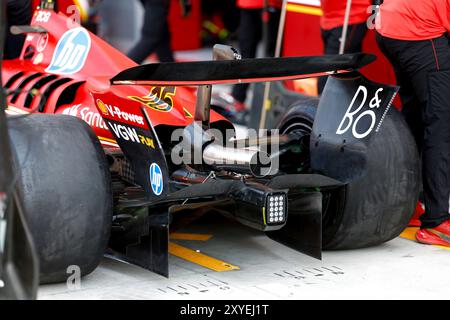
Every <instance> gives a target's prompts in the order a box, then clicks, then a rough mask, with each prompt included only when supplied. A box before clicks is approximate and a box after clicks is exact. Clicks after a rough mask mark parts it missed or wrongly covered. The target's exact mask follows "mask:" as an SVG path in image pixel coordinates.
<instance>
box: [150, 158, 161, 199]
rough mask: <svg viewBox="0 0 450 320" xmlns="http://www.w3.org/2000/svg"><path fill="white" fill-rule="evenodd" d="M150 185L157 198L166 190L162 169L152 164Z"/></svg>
mask: <svg viewBox="0 0 450 320" xmlns="http://www.w3.org/2000/svg"><path fill="white" fill-rule="evenodd" d="M150 183H151V186H152V190H153V193H154V194H155V195H157V196H159V195H161V193H162V192H163V188H164V183H163V176H162V171H161V168H160V167H159V165H158V164H156V163H152V165H151V166H150Z"/></svg>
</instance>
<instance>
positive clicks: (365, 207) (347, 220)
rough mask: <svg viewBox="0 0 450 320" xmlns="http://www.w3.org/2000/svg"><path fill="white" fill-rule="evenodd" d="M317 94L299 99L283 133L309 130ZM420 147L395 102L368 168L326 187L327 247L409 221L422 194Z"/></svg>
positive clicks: (387, 235)
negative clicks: (336, 185) (351, 178)
mask: <svg viewBox="0 0 450 320" xmlns="http://www.w3.org/2000/svg"><path fill="white" fill-rule="evenodd" d="M317 105H318V99H316V98H304V99H302V100H300V101H299V102H297V103H295V104H294V105H293V107H292V108H291V109H290V110H289V111H288V112H287V114H286V115H285V116H284V117H283V119H282V120H281V122H280V124H279V126H278V127H279V129H280V132H281V133H287V132H292V131H295V130H305V128H306V130H311V129H312V124H313V122H314V117H315V114H316V110H317ZM419 166H420V164H419V156H418V152H417V147H416V144H415V141H414V138H413V137H412V135H411V133H410V130H409V128H408V126H407V124H406V122H405V121H404V120H403V117H402V115H401V114H400V113H399V112H398V111H397V110H396V109H395V108H391V110H390V111H389V113H388V116H387V117H386V119H385V121H384V122H383V126H382V128H381V130H380V131H379V132H378V133H377V134H376V135H375V136H374V137H373V138H372V141H371V147H370V148H369V151H368V166H367V174H366V175H365V176H364V177H362V178H360V179H358V180H356V181H353V182H351V183H350V184H348V185H347V186H346V187H343V188H340V189H337V190H334V191H330V192H323V197H324V207H323V221H322V234H323V239H322V245H323V248H324V249H328V250H335V249H356V248H364V247H369V246H373V245H378V244H381V243H383V242H386V241H389V240H391V239H393V238H395V237H397V236H398V235H399V234H400V233H401V232H402V231H403V230H404V229H405V227H406V226H407V224H408V222H409V220H410V218H411V216H412V214H413V213H414V209H415V206H416V203H417V200H418V195H419V189H420V170H419Z"/></svg>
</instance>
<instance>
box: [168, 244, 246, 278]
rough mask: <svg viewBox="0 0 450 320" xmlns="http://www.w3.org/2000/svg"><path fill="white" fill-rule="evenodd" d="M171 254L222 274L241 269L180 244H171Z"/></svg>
mask: <svg viewBox="0 0 450 320" xmlns="http://www.w3.org/2000/svg"><path fill="white" fill-rule="evenodd" d="M169 253H170V254H171V255H174V256H176V257H178V258H181V259H184V260H187V261H189V262H192V263H195V264H198V265H200V266H202V267H205V268H208V269H211V270H214V271H217V272H222V271H231V270H240V268H239V267H237V266H233V265H232V264H230V263H228V262H225V261H221V260H218V259H215V258H212V257H209V256H207V255H205V254H203V253H199V252H197V251H194V250H192V249H189V248H185V247H183V246H180V245H179V244H176V243H173V242H169Z"/></svg>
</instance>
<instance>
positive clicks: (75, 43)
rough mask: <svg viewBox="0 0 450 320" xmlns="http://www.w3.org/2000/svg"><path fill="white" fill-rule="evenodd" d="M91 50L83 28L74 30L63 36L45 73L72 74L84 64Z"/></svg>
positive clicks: (88, 37) (88, 38) (89, 38)
mask: <svg viewBox="0 0 450 320" xmlns="http://www.w3.org/2000/svg"><path fill="white" fill-rule="evenodd" d="M90 49H91V37H90V36H89V33H88V32H87V31H86V30H85V29H84V28H75V29H71V30H69V31H67V32H66V33H64V34H63V36H62V37H61V39H60V40H59V41H58V44H57V46H56V49H55V51H54V53H53V57H52V62H50V65H49V66H48V67H47V69H46V70H45V71H47V72H50V73H56V74H73V73H76V72H78V71H80V70H81V69H82V68H83V66H84V64H85V63H86V60H87V56H88V54H89V50H90Z"/></svg>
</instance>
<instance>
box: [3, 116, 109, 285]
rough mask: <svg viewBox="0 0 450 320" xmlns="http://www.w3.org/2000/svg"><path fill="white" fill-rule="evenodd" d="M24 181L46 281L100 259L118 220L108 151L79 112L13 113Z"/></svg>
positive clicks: (21, 185)
mask: <svg viewBox="0 0 450 320" xmlns="http://www.w3.org/2000/svg"><path fill="white" fill-rule="evenodd" d="M8 125H9V134H10V138H11V142H12V145H13V149H14V150H15V154H16V168H17V172H19V174H20V175H19V177H18V187H19V190H20V191H21V194H22V199H23V206H24V211H25V216H26V218H27V221H28V223H29V226H30V230H31V234H32V236H33V239H34V242H35V245H36V249H37V252H38V256H39V263H40V282H41V283H54V282H62V281H66V280H67V278H68V277H69V276H70V275H71V274H74V272H76V271H78V270H79V271H80V276H84V275H87V274H89V273H91V272H92V271H93V270H94V269H95V268H96V267H97V266H98V265H99V263H100V261H101V259H102V256H103V253H104V250H105V248H106V245H107V242H108V239H109V234H110V229H111V222H112V209H113V208H112V205H113V204H112V192H111V178H110V173H109V166H108V162H107V160H106V156H105V153H104V151H103V149H102V147H101V145H100V143H99V141H98V139H97V137H96V136H95V134H94V133H93V131H92V129H91V128H90V127H89V126H88V125H87V124H86V123H84V122H83V121H81V120H80V119H78V118H75V117H71V116H63V115H29V116H25V117H17V118H13V117H11V118H9V119H8Z"/></svg>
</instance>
